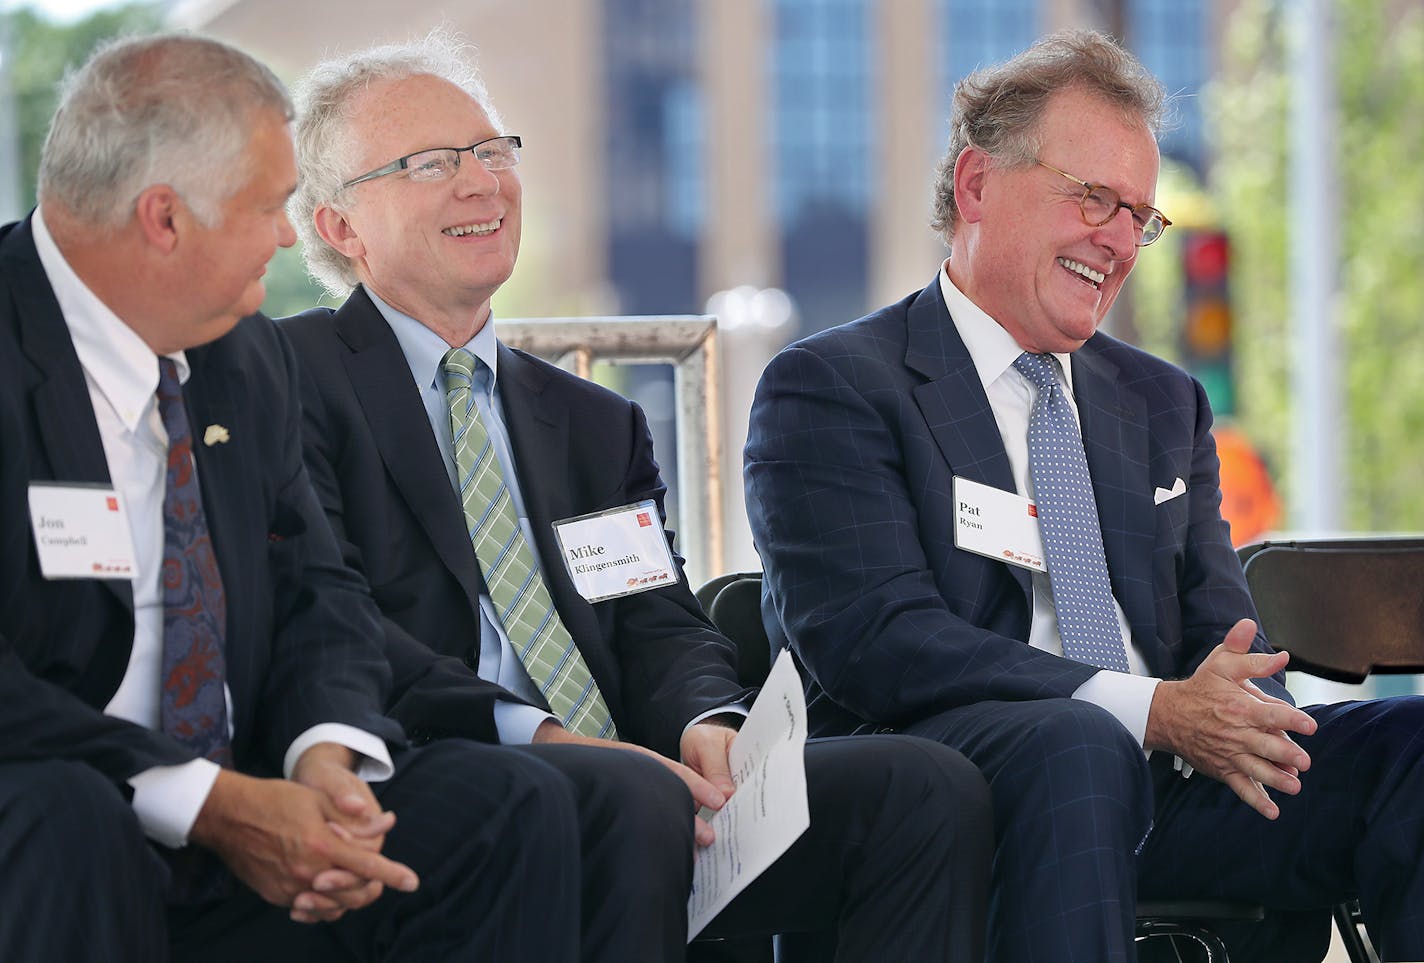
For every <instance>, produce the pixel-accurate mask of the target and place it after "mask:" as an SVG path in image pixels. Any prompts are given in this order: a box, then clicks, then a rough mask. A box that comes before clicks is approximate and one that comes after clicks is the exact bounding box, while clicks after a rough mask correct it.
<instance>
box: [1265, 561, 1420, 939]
mask: <svg viewBox="0 0 1424 963" xmlns="http://www.w3.org/2000/svg"><path fill="white" fill-rule="evenodd" d="M1239 555H1240V557H1241V561H1242V565H1243V567H1244V569H1245V571H1246V583H1247V584H1248V585H1249V586H1250V588H1251V596H1252V598H1253V599H1254V600H1255V603H1256V611H1257V613H1258V614H1259V615H1260V617H1261V628H1262V630H1263V631H1264V632H1265V633H1266V637H1267V638H1268V639H1270V640H1271V644H1272V645H1273V646H1275V647H1276V648H1277V649H1284V650H1285V651H1287V652H1289V653H1290V654H1291V664H1290V667H1291V668H1292V669H1294V670H1298V671H1301V672H1308V673H1310V674H1311V675H1315V676H1319V677H1321V678H1324V679H1332V680H1334V681H1336V682H1351V683H1359V682H1363V681H1364V680H1365V678H1366V677H1367V676H1370V675H1386V674H1400V673H1411V674H1412V673H1420V672H1424V538H1419V537H1391V536H1379V537H1375V538H1341V539H1308V540H1299V541H1278V542H1271V541H1268V542H1261V543H1258V544H1254V545H1248V546H1245V547H1244V548H1242V549H1241V550H1240V551H1239ZM1334 917H1335V925H1336V927H1337V928H1338V929H1339V931H1340V939H1341V942H1342V943H1343V944H1344V946H1345V951H1346V953H1347V954H1348V955H1349V957H1350V959H1351V961H1353V963H1378V959H1379V957H1378V956H1377V955H1376V953H1375V951H1374V947H1373V946H1371V945H1370V943H1369V940H1368V937H1367V935H1366V934H1364V932H1363V930H1362V926H1363V923H1362V920H1361V918H1360V908H1359V903H1358V902H1352V903H1346V904H1341V905H1340V906H1336V907H1335V909H1334Z"/></svg>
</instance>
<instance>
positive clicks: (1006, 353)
mask: <svg viewBox="0 0 1424 963" xmlns="http://www.w3.org/2000/svg"><path fill="white" fill-rule="evenodd" d="M939 283H940V291H941V292H942V293H943V294H944V303H945V304H946V305H948V307H949V313H950V317H951V318H953V320H954V326H955V329H956V330H957V331H958V332H959V337H960V338H961V339H962V340H963V341H964V346H965V347H966V348H967V349H968V350H969V357H970V358H971V359H972V360H973V362H974V370H975V371H976V372H977V373H978V374H979V380H980V381H981V382H982V383H983V385H984V393H985V394H986V395H988V398H989V407H990V408H991V409H992V410H993V412H994V421H995V422H996V423H997V424H998V426H999V435H1000V437H1001V438H1002V439H1003V442H1004V451H1005V453H1006V454H1007V455H1008V456H1009V467H1010V468H1011V469H1012V470H1013V475H1014V485H1015V487H1016V488H1017V489H1018V493H1019V494H1020V495H1023V496H1024V497H1025V498H1033V479H1032V477H1031V476H1030V474H1029V467H1028V419H1029V414H1030V412H1032V410H1033V403H1034V399H1035V398H1036V396H1037V393H1038V389H1037V388H1035V387H1034V386H1033V385H1032V384H1031V383H1030V382H1029V380H1028V379H1027V378H1025V377H1024V376H1023V375H1022V374H1020V373H1019V371H1018V370H1017V369H1015V368H1014V366H1013V364H1014V361H1015V360H1016V359H1017V358H1018V356H1019V355H1020V354H1022V353H1023V348H1021V347H1019V344H1018V342H1016V341H1015V340H1014V339H1013V336H1012V335H1010V334H1009V333H1008V332H1007V331H1005V330H1004V328H1003V327H1002V326H1001V325H1000V324H999V323H998V322H996V321H995V320H994V319H993V318H991V317H989V315H987V314H985V313H984V312H983V311H982V310H981V309H980V308H979V307H978V306H977V305H976V304H974V302H972V301H970V300H969V298H968V297H966V296H965V295H964V293H963V292H962V291H960V290H959V289H958V288H957V287H955V286H954V282H953V281H951V280H950V277H949V261H948V260H946V261H945V262H944V266H943V267H942V268H941V269H940V275H939ZM1056 357H1057V358H1058V361H1059V365H1060V367H1061V368H1062V370H1063V378H1064V381H1065V382H1066V384H1065V385H1064V387H1065V391H1064V396H1065V397H1066V398H1067V399H1068V406H1069V407H1070V408H1071V409H1072V411H1073V417H1074V418H1075V419H1076V418H1077V417H1078V403H1077V401H1076V399H1075V398H1074V396H1073V366H1072V364H1071V357H1072V356H1071V355H1068V354H1058V355H1056ZM1032 575H1033V622H1032V626H1031V628H1030V629H1029V639H1028V642H1029V645H1032V646H1033V647H1034V648H1036V649H1042V650H1044V651H1045V652H1052V653H1053V654H1054V655H1062V654H1063V639H1062V637H1061V636H1060V635H1059V633H1058V613H1057V611H1056V610H1055V609H1054V607H1053V592H1052V589H1051V588H1050V586H1049V581H1048V575H1047V574H1046V573H1043V572H1033V573H1032ZM1113 611H1114V612H1115V613H1116V615H1117V623H1118V630H1119V631H1120V632H1121V634H1122V642H1123V646H1124V647H1125V648H1126V650H1127V661H1128V665H1129V666H1130V667H1131V670H1132V671H1131V672H1130V673H1128V672H1114V671H1112V670H1109V669H1102V670H1100V671H1099V672H1098V674H1097V675H1095V676H1093V677H1092V678H1091V679H1089V680H1088V681H1087V682H1084V683H1083V684H1082V685H1081V686H1079V687H1078V689H1077V691H1075V692H1074V693H1073V698H1075V699H1083V700H1084V701H1087V702H1092V703H1094V704H1095V705H1099V706H1102V707H1103V708H1104V709H1106V710H1107V711H1108V712H1110V713H1112V714H1113V716H1114V717H1115V718H1116V719H1117V720H1118V721H1119V722H1121V723H1122V724H1123V725H1124V726H1125V727H1126V728H1127V731H1128V732H1130V733H1132V735H1133V736H1134V737H1135V738H1136V739H1137V742H1138V744H1139V745H1140V744H1141V743H1142V741H1143V739H1144V738H1145V736H1146V732H1147V715H1148V712H1149V710H1150V709H1151V708H1152V695H1153V693H1154V692H1155V691H1156V689H1157V683H1158V682H1159V681H1161V680H1159V679H1155V678H1153V677H1151V676H1150V675H1149V674H1148V671H1147V663H1146V661H1145V660H1144V659H1143V657H1142V653H1141V652H1140V651H1139V650H1138V648H1137V646H1136V645H1135V644H1133V641H1132V630H1131V629H1130V628H1129V627H1128V624H1127V616H1126V615H1124V614H1123V611H1122V606H1121V605H1119V604H1118V601H1117V598H1116V597H1114V598H1113Z"/></svg>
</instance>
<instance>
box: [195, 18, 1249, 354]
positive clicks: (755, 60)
mask: <svg viewBox="0 0 1424 963" xmlns="http://www.w3.org/2000/svg"><path fill="white" fill-rule="evenodd" d="M1232 5H1233V4H1232V2H1231V0H537V2H515V0H450V2H429V3H423V4H416V5H410V4H395V5H393V4H389V3H375V2H369V0H305V2H303V3H300V4H293V3H290V2H286V0H180V2H178V3H177V4H176V5H175V7H174V12H173V16H174V18H175V19H176V20H177V21H178V22H179V23H181V24H183V25H186V26H191V27H195V28H198V29H201V30H203V31H205V32H208V33H211V34H214V35H216V36H219V37H223V38H225V39H228V40H231V41H233V42H235V43H237V44H239V45H241V46H243V47H244V48H246V49H248V50H251V51H252V52H254V53H255V54H257V55H258V56H260V57H263V58H265V59H266V60H267V61H268V62H270V63H272V64H273V65H274V67H275V68H276V69H277V70H278V71H279V73H282V74H284V75H285V76H287V77H289V78H290V77H294V76H296V75H297V74H299V73H301V72H302V71H303V70H305V69H306V68H307V67H309V66H310V65H311V64H312V63H313V62H315V61H316V60H317V59H320V58H321V57H324V56H329V55H332V54H336V53H339V52H340V51H342V50H347V49H354V48H357V47H361V46H365V45H367V44H371V43H375V42H382V41H389V40H402V39H407V38H410V37H412V36H418V35H419V34H421V33H423V32H425V31H427V30H429V29H431V28H433V27H435V26H437V25H439V24H442V23H445V24H449V25H450V26H452V27H454V28H455V29H457V30H459V31H460V32H462V33H463V34H464V35H465V36H466V37H468V39H469V40H471V41H472V42H473V43H474V44H475V45H476V47H477V48H478V50H479V55H480V60H481V64H482V66H483V68H484V70H485V73H486V77H487V81H488V84H489V87H490V91H491V94H492V96H493V97H494V99H495V102H496V104H498V106H499V108H500V111H501V113H502V114H503V115H504V120H505V124H506V127H507V128H508V129H509V130H511V131H513V132H516V133H519V134H521V135H522V136H523V137H524V138H525V143H526V145H527V149H526V151H525V157H524V161H523V166H522V172H523V176H524V179H525V181H526V183H527V184H528V185H529V189H528V190H527V191H526V194H525V210H526V218H525V219H526V228H525V231H524V239H525V240H524V244H525V255H524V258H523V260H522V261H521V268H520V272H519V273H518V274H517V275H516V281H515V283H514V288H513V291H512V294H514V295H517V297H518V300H519V307H518V310H519V311H520V312H521V313H525V314H571V313H589V312H597V313H613V314H647V313H659V314H666V313H696V312H700V311H702V310H703V309H704V305H705V304H706V302H707V299H708V298H709V296H711V295H712V294H713V293H715V292H718V291H723V290H727V289H730V288H734V287H737V286H740V285H751V286H753V287H758V288H766V287H774V288H781V289H783V290H785V291H786V292H787V293H789V294H790V295H791V298H792V300H793V302H794V303H795V305H796V307H797V311H798V315H799V319H800V321H799V330H800V331H801V332H803V333H804V332H806V331H810V330H815V329H818V328H821V327H825V326H827V325H830V324H835V323H839V322H841V321H845V320H849V319H850V318H853V317H855V316H857V315H858V314H860V313H862V312H863V311H864V310H866V309H868V308H870V307H873V306H876V305H879V304H882V303H886V302H888V301H891V300H895V299H897V298H899V297H901V296H903V295H904V294H905V293H907V292H909V291H911V290H913V289H915V288H917V287H920V286H923V284H924V283H925V282H926V281H927V280H928V279H929V277H930V275H931V274H932V272H933V271H934V268H935V265H936V264H937V263H938V261H939V260H940V258H941V257H942V247H941V245H940V243H939V241H938V239H937V238H935V237H934V236H933V234H932V232H931V231H930V230H929V228H928V227H927V222H928V219H929V181H930V177H931V173H932V169H933V165H934V163H935V161H936V160H937V159H938V157H939V155H940V152H941V151H942V149H943V145H944V141H945V137H946V130H947V125H946V118H947V115H948V108H949V102H950V95H951V92H952V90H953V86H954V84H955V83H956V82H957V81H958V80H959V79H960V78H961V77H963V76H964V75H965V74H966V73H968V72H969V71H970V70H972V69H974V67H975V66H977V65H980V64H984V63H990V62H993V61H996V60H1000V59H1003V58H1005V57H1007V56H1009V55H1011V54H1013V53H1014V52H1016V51H1018V50H1021V49H1022V48H1023V47H1025V46H1027V45H1028V44H1030V43H1032V42H1033V40H1034V39H1035V38H1036V37H1038V36H1040V35H1042V34H1043V33H1045V32H1047V31H1050V30H1053V29H1058V28H1061V27H1066V26H1090V27H1096V28H1099V29H1103V30H1107V31H1109V32H1112V33H1114V34H1116V35H1117V36H1119V37H1121V38H1123V39H1124V41H1125V43H1126V44H1127V45H1128V46H1129V47H1130V48H1131V49H1132V50H1134V52H1136V53H1137V54H1138V56H1139V57H1141V58H1142V60H1143V61H1144V62H1145V63H1146V64H1147V66H1148V67H1149V68H1150V69H1151V70H1153V71H1154V72H1155V73H1156V74H1157V75H1158V76H1159V77H1160V78H1161V79H1162V80H1163V82H1164V83H1165V84H1166V85H1167V87H1168V89H1169V90H1170V91H1172V92H1173V93H1174V94H1176V95H1177V100H1176V103H1177V113H1178V121H1179V122H1178V125H1177V126H1176V128H1175V129H1173V130H1172V131H1170V132H1169V133H1168V134H1167V136H1166V137H1165V138H1164V143H1163V147H1164V152H1165V153H1166V154H1168V155H1169V156H1172V157H1174V158H1175V159H1177V160H1180V161H1183V162H1185V163H1187V164H1189V165H1190V166H1192V167H1194V168H1196V169H1197V170H1199V171H1200V170H1201V169H1202V167H1203V165H1204V162H1205V151H1206V144H1205V140H1204V137H1203V131H1202V121H1201V113H1200V108H1199V102H1198V99H1197V96H1196V95H1197V92H1198V90H1199V89H1200V87H1201V85H1202V84H1203V82H1204V81H1205V80H1206V79H1207V78H1208V77H1209V76H1210V74H1211V71H1212V65H1213V59H1214V54H1213V51H1214V49H1215V46H1216V43H1217V39H1218V38H1217V33H1218V25H1219V24H1220V23H1221V22H1222V20H1223V18H1224V16H1225V14H1226V12H1227V9H1228V8H1229V7H1230V6H1232Z"/></svg>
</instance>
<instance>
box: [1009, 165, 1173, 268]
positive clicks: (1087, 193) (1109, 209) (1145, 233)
mask: <svg viewBox="0 0 1424 963" xmlns="http://www.w3.org/2000/svg"><path fill="white" fill-rule="evenodd" d="M1034 163H1035V164H1037V165H1038V166H1039V167H1047V168H1048V169H1049V170H1051V171H1053V173H1055V174H1062V175H1063V176H1064V177H1066V178H1068V179H1069V180H1070V181H1072V182H1073V183H1074V184H1077V185H1078V186H1079V187H1081V188H1082V189H1083V196H1082V197H1080V198H1079V199H1078V207H1079V208H1080V209H1081V210H1082V212H1083V220H1084V221H1086V222H1087V223H1088V224H1091V225H1092V226H1093V227H1102V226H1103V225H1104V224H1106V223H1107V222H1108V221H1111V220H1112V219H1113V218H1114V217H1116V216H1117V212H1118V209H1119V208H1122V207H1125V208H1127V209H1128V210H1129V211H1130V212H1131V213H1132V227H1133V230H1134V231H1136V232H1137V242H1136V243H1137V246H1138V247H1146V246H1147V245H1149V244H1151V243H1152V242H1153V241H1155V240H1157V239H1158V238H1159V237H1161V236H1162V232H1163V231H1165V230H1167V228H1168V227H1170V226H1171V225H1172V222H1171V221H1169V220H1167V216H1166V215H1165V214H1163V213H1162V212H1161V211H1159V210H1157V208H1155V207H1153V206H1152V205H1150V204H1129V203H1127V201H1124V200H1123V199H1122V195H1121V194H1119V193H1118V192H1117V191H1115V190H1113V189H1112V188H1111V187H1104V186H1103V185H1101V184H1089V183H1088V182H1087V181H1085V180H1082V179H1080V178H1077V177H1074V176H1073V175H1072V174H1070V173H1068V172H1067V171H1060V170H1059V169H1058V168H1056V167H1054V166H1052V165H1050V164H1045V163H1044V162H1043V161H1041V160H1038V159H1037V158H1035V159H1034Z"/></svg>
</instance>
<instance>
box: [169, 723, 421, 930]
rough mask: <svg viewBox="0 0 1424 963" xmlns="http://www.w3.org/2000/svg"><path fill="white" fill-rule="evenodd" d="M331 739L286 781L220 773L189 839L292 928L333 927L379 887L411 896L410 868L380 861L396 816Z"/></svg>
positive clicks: (347, 752) (306, 757) (372, 897)
mask: <svg viewBox="0 0 1424 963" xmlns="http://www.w3.org/2000/svg"><path fill="white" fill-rule="evenodd" d="M355 761H356V757H355V754H354V753H353V752H352V751H351V750H350V749H347V748H346V747H344V746H340V745H336V744H335V743H319V744H317V745H315V746H312V747H311V748H310V749H308V750H307V751H306V752H304V753H302V756H301V758H300V759H298V760H297V764H296V766H294V767H293V769H292V776H291V778H290V779H256V778H253V777H251V776H244V775H242V774H241V773H237V772H233V771H232V770H230V769H224V770H223V771H222V772H221V773H219V775H218V778H217V782H215V783H214V784H213V788H212V791H211V792H210V793H209V794H208V798H207V801H206V802H205V803H204V804H203V808H202V810H201V811H200V812H199V813H198V819H197V821H196V822H195V823H194V824H193V830H192V832H191V833H190V834H189V838H190V841H191V842H192V843H196V844H198V845H201V846H204V847H206V848H208V849H211V850H212V851H213V852H215V853H217V855H218V856H219V857H220V858H221V859H222V860H223V862H224V863H226V864H227V866H228V868H229V869H231V870H232V872H233V873H234V874H235V875H236V876H237V877H238V878H239V879H241V880H242V881H243V882H244V883H246V884H247V885H248V886H250V887H252V888H253V889H254V890H256V891H257V893H258V894H259V895H260V896H261V897H262V898H263V899H265V900H267V901H268V902H269V903H273V904H275V905H278V906H287V907H290V908H291V918H292V919H293V920H296V921H297V922H299V923H317V922H331V921H333V920H337V919H339V918H340V917H341V916H342V915H343V914H345V913H346V912H347V911H348V910H353V909H360V908H361V907H363V906H366V905H367V904H369V903H372V902H374V901H375V900H376V898H377V897H379V896H380V895H381V893H382V892H383V891H384V889H385V887H387V886H390V887H393V888H394V889H397V890H400V891H402V892H407V893H409V892H413V891H414V890H415V889H416V887H417V886H419V885H420V881H419V879H418V878H417V876H416V874H415V872H414V871H412V870H411V869H410V867H408V866H405V865H403V864H401V863H398V862H395V861H394V860H391V859H388V858H386V857H385V856H382V855H381V847H382V845H383V844H384V843H385V839H386V833H388V832H390V830H391V827H392V826H394V825H395V821H396V817H395V814H394V813H390V812H386V811H384V810H382V809H381V805H380V803H379V802H377V801H376V797H375V795H374V794H373V793H372V792H371V788H370V786H368V785H367V784H366V782H365V781H364V780H362V779H361V778H360V777H358V776H357V775H356V774H355V772H354V771H353V769H354V766H355Z"/></svg>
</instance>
